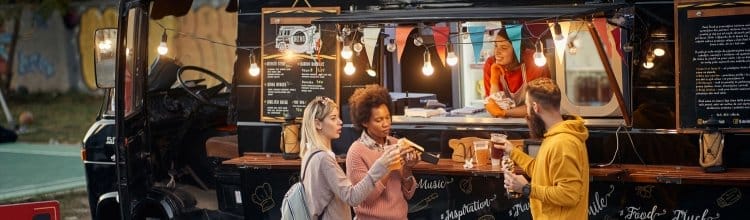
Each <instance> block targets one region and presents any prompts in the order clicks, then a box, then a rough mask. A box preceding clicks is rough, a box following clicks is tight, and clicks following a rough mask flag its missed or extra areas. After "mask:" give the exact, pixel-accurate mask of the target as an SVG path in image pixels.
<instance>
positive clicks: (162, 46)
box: [156, 41, 169, 55]
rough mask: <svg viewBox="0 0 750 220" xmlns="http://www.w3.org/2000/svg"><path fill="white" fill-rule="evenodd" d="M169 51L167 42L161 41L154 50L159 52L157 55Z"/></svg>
mask: <svg viewBox="0 0 750 220" xmlns="http://www.w3.org/2000/svg"><path fill="white" fill-rule="evenodd" d="M168 51H169V48H167V42H164V41H162V42H161V43H159V47H157V48H156V52H158V53H159V55H165V54H167V52H168Z"/></svg>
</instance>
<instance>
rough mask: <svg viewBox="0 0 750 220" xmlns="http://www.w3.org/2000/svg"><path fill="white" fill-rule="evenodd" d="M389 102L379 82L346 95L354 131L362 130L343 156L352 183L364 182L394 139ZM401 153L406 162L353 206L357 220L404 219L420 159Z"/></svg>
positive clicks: (386, 92) (414, 184) (414, 155)
mask: <svg viewBox="0 0 750 220" xmlns="http://www.w3.org/2000/svg"><path fill="white" fill-rule="evenodd" d="M390 103H391V96H390V95H389V94H388V91H387V90H386V89H385V88H383V87H381V86H379V85H367V86H365V88H360V89H357V90H356V91H354V94H353V95H352V96H351V97H350V98H349V107H350V113H351V117H352V124H354V127H355V128H356V129H357V130H362V135H361V136H360V138H359V139H357V140H356V141H354V143H352V146H351V147H349V152H348V153H347V155H346V173H347V176H348V177H349V180H351V181H352V182H353V183H359V182H362V181H365V180H366V177H367V173H368V172H367V171H368V170H370V169H372V167H374V166H375V165H376V160H377V159H378V158H379V157H381V156H382V155H384V154H386V153H387V152H386V150H385V149H386V148H387V147H386V146H390V145H394V144H396V142H397V139H396V138H394V137H392V136H389V135H388V134H389V133H390V131H391V113H390V111H389V110H388V109H389V108H388V107H389V105H390ZM410 149H411V148H410ZM403 155H405V163H404V164H402V166H401V167H400V168H399V169H397V170H394V171H393V172H390V173H389V174H387V175H386V176H385V177H384V178H382V179H381V180H380V181H378V182H377V183H376V184H375V189H374V190H373V191H372V192H370V194H369V195H368V196H367V198H366V199H365V201H364V202H362V203H360V204H359V206H357V207H354V213H355V214H356V218H357V219H358V220H365V219H406V214H407V211H408V208H409V206H408V204H407V202H406V200H408V199H410V198H411V197H412V196H413V195H414V190H416V188H417V183H416V181H415V180H414V176H413V175H412V172H411V169H412V167H414V165H415V164H417V162H419V160H420V158H419V156H418V154H416V153H413V151H412V152H409V153H406V154H403Z"/></svg>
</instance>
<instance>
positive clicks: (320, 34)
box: [260, 7, 339, 122]
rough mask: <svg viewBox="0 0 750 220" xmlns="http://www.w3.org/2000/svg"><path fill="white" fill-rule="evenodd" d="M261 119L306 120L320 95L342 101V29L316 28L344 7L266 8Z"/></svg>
mask: <svg viewBox="0 0 750 220" xmlns="http://www.w3.org/2000/svg"><path fill="white" fill-rule="evenodd" d="M262 13H263V14H262V19H263V22H262V25H263V26H262V27H261V30H262V32H263V33H262V35H261V36H262V42H263V45H262V46H261V54H262V55H261V57H262V58H261V61H260V62H261V73H262V79H261V85H262V89H261V91H262V92H261V93H262V100H261V120H262V121H266V122H281V121H283V120H284V119H285V118H301V117H302V114H303V111H304V109H305V106H306V105H307V103H308V102H309V101H310V100H312V99H313V98H315V97H316V96H326V97H329V98H332V99H334V100H336V101H337V102H338V100H339V98H338V94H339V92H338V91H339V88H338V85H339V83H338V81H339V76H338V68H337V67H338V66H337V65H336V64H337V58H338V56H337V53H336V52H337V51H338V44H337V41H336V26H335V25H334V24H312V21H313V20H315V19H318V18H320V17H323V16H331V15H337V14H338V13H339V8H338V7H312V8H263V10H262Z"/></svg>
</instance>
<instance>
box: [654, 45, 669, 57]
mask: <svg viewBox="0 0 750 220" xmlns="http://www.w3.org/2000/svg"><path fill="white" fill-rule="evenodd" d="M666 53H667V51H665V50H664V49H662V48H661V47H657V48H656V49H654V55H656V56H657V57H660V56H664V54H666Z"/></svg>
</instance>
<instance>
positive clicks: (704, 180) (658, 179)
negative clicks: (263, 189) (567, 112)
mask: <svg viewBox="0 0 750 220" xmlns="http://www.w3.org/2000/svg"><path fill="white" fill-rule="evenodd" d="M337 160H338V162H339V164H341V165H344V163H345V162H346V160H345V159H344V158H341V157H337ZM223 164H224V165H229V166H236V167H238V168H241V169H299V167H300V159H295V160H285V159H283V158H282V156H281V154H279V153H245V155H243V156H242V157H238V158H234V159H230V160H226V161H224V162H223ZM413 171H414V172H415V173H417V174H436V175H465V176H490V177H498V178H500V177H501V176H502V175H503V171H502V170H501V168H500V167H499V166H492V165H489V164H487V165H478V166H474V167H473V168H471V169H465V168H464V167H463V163H458V162H454V161H452V160H450V159H440V161H439V162H438V164H430V163H426V162H419V163H418V164H417V165H416V166H414V170H413ZM516 173H522V172H521V171H520V170H516ZM589 175H590V177H591V179H592V180H595V179H601V180H610V181H626V182H642V183H667V184H725V185H738V184H739V185H750V168H731V169H728V170H727V172H724V173H705V172H703V169H701V168H700V167H694V166H675V165H640V164H612V165H610V166H606V167H591V168H590V171H589Z"/></svg>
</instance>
